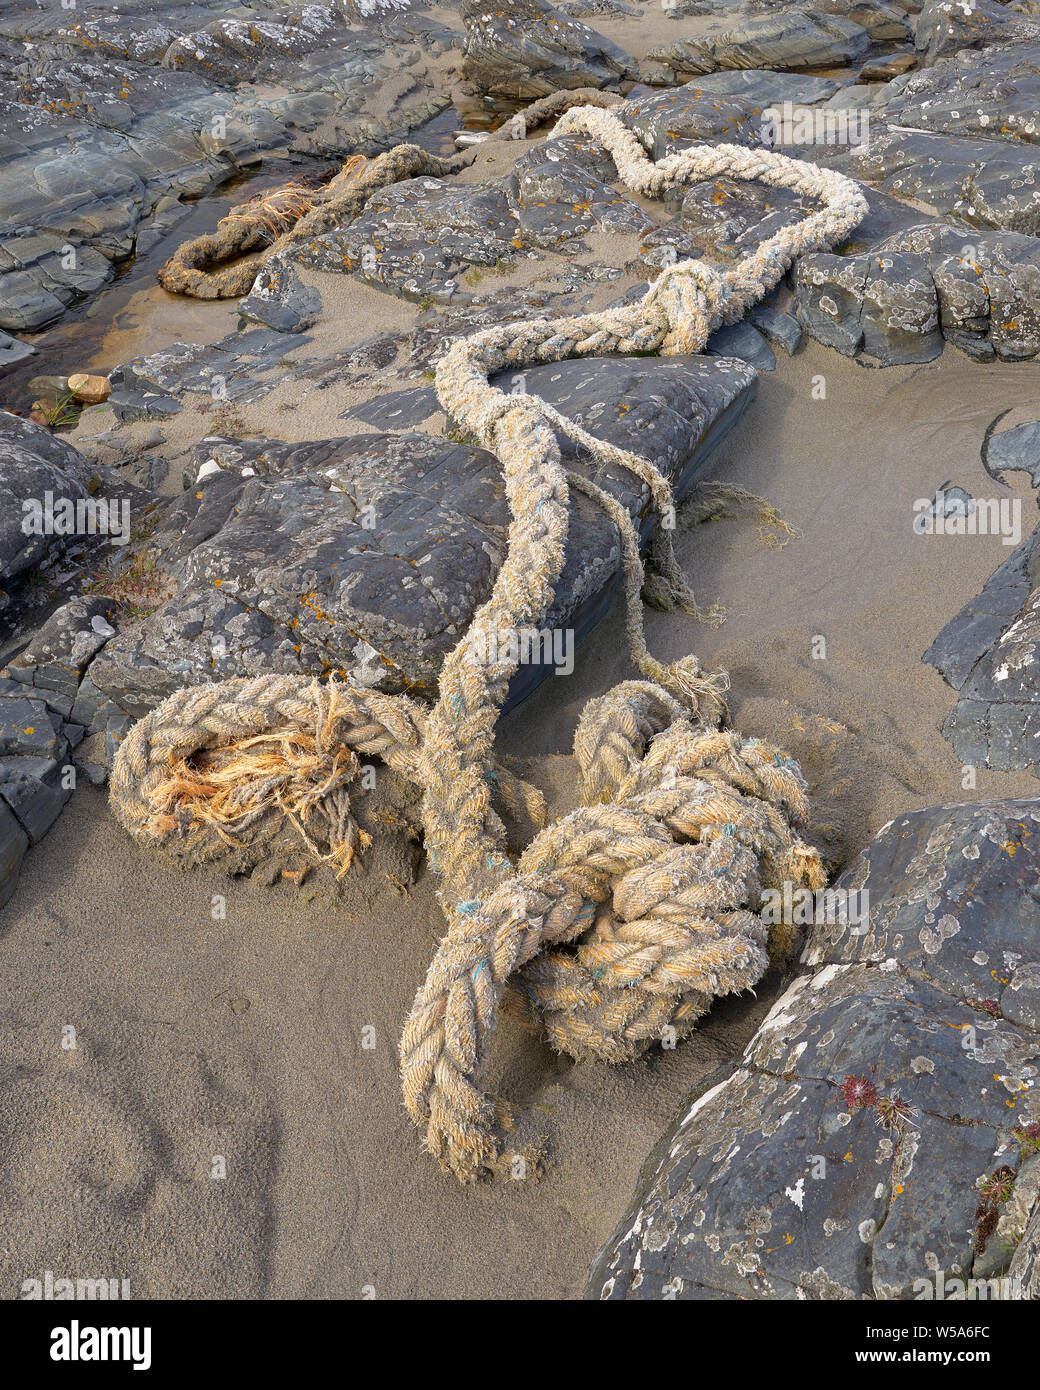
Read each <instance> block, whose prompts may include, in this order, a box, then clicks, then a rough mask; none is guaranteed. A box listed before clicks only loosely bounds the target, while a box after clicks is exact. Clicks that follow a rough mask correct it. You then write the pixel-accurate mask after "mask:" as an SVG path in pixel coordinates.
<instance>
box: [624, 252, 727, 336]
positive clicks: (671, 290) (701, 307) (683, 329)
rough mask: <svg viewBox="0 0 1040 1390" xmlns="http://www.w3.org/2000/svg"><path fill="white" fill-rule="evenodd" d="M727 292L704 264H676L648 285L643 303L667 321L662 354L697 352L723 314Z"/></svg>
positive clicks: (716, 275)
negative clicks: (654, 307)
mask: <svg viewBox="0 0 1040 1390" xmlns="http://www.w3.org/2000/svg"><path fill="white" fill-rule="evenodd" d="M728 297H729V288H728V286H727V284H726V281H725V279H724V277H723V276H722V275H721V274H720V273H719V272H718V271H717V270H715V269H714V267H712V266H710V265H708V264H707V262H706V261H694V260H688V261H676V263H675V264H674V265H670V266H666V267H665V268H664V270H662V271H661V273H660V275H659V276H658V277H657V279H656V280H655V281H654V283H653V284H652V285H651V287H650V289H649V290H648V291H647V293H646V295H644V297H643V303H644V305H646V307H647V308H650V307H652V306H657V307H658V308H659V309H660V311H661V312H662V313H663V314H664V316H665V318H666V319H667V321H668V333H667V335H666V337H665V340H664V343H663V345H662V347H661V351H662V352H663V353H666V354H669V355H676V354H678V353H691V352H700V350H701V348H703V347H704V344H705V343H706V342H707V341H708V335H709V334H710V333H711V331H712V329H713V327H714V326H715V323H716V322H717V321H718V319H719V317H720V316H721V314H722V312H723V308H724V306H725V303H726V300H727V299H728Z"/></svg>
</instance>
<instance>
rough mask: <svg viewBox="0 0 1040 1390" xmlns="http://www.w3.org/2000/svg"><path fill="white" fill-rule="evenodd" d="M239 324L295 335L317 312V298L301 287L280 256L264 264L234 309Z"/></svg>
mask: <svg viewBox="0 0 1040 1390" xmlns="http://www.w3.org/2000/svg"><path fill="white" fill-rule="evenodd" d="M238 309H239V313H240V314H241V320H240V326H241V325H242V322H243V321H246V322H253V323H259V324H263V325H264V326H266V327H267V328H274V329H276V330H277V331H278V332H279V333H299V332H301V331H302V330H303V329H304V328H309V327H310V326H311V324H312V323H314V322H315V320H316V319H317V317H318V315H319V314H320V313H321V295H320V294H319V293H318V291H317V290H316V289H314V287H313V286H312V285H304V284H301V282H300V277H299V276H298V275H297V274H296V272H295V271H294V270H293V268H292V266H291V265H290V264H289V263H288V261H287V260H286V259H285V258H284V257H283V256H280V255H279V256H272V258H271V259H270V260H269V261H265V262H264V264H263V266H262V267H261V269H260V271H259V273H258V275H257V277H256V279H255V280H254V282H253V288H252V289H251V290H250V292H249V294H248V295H247V296H246V297H245V299H243V300H242V302H241V304H240V305H239V306H238Z"/></svg>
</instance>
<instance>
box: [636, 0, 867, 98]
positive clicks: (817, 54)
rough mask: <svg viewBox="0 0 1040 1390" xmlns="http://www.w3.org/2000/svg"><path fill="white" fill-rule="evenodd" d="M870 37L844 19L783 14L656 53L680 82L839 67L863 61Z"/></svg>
mask: <svg viewBox="0 0 1040 1390" xmlns="http://www.w3.org/2000/svg"><path fill="white" fill-rule="evenodd" d="M869 48H870V35H869V34H868V33H867V32H866V30H865V29H863V28H861V27H860V25H858V24H855V23H853V22H852V20H849V19H844V18H842V17H841V16H840V15H827V14H822V13H820V12H819V11H814V10H804V11H802V10H783V11H780V12H779V13H777V14H771V15H763V16H762V17H761V18H751V19H746V20H742V21H740V22H739V23H737V24H735V25H734V26H733V27H732V28H731V29H728V30H726V31H724V32H722V33H719V34H708V35H706V36H705V37H703V38H697V39H680V40H678V41H677V42H675V43H669V44H665V45H662V46H661V47H660V48H655V49H651V51H650V53H649V55H648V56H649V58H651V59H652V60H654V61H656V62H660V63H664V64H666V66H668V67H669V68H671V70H672V71H673V72H674V73H675V74H676V78H677V79H678V80H683V81H685V80H688V79H689V78H691V77H695V76H697V75H698V74H702V73H709V72H716V71H718V70H719V69H720V68H770V69H772V68H786V69H790V68H834V67H843V66H844V65H845V64H846V63H851V62H854V61H855V60H856V59H857V58H862V57H863V55H864V54H865V53H866V52H867V50H868V49H869Z"/></svg>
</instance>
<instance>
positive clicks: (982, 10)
mask: <svg viewBox="0 0 1040 1390" xmlns="http://www.w3.org/2000/svg"><path fill="white" fill-rule="evenodd" d="M1031 34H1032V35H1033V36H1035V35H1036V34H1037V25H1036V24H1035V23H1032V22H1030V21H1029V20H1028V19H1026V18H1024V17H1023V16H1021V15H1016V14H1015V13H1014V12H1013V11H1011V10H1010V9H1009V8H1008V6H1006V5H1000V4H997V3H996V0H971V4H970V5H964V4H958V3H957V0H926V3H925V5H924V6H923V8H922V10H921V13H920V15H919V16H918V18H917V32H916V38H915V44H916V47H917V51H918V52H919V53H920V54H921V55H922V62H924V63H928V64H931V63H937V62H939V60H940V59H942V58H946V57H949V56H950V54H953V53H959V52H960V51H961V50H963V49H972V48H988V47H989V46H990V45H991V44H995V43H1001V42H1007V41H1008V40H1012V39H1014V38H1016V37H1029V36H1030V35H1031Z"/></svg>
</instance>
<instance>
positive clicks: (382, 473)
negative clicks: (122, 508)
mask: <svg viewBox="0 0 1040 1390" xmlns="http://www.w3.org/2000/svg"><path fill="white" fill-rule="evenodd" d="M523 376H524V380H525V384H526V389H528V390H530V391H532V392H533V393H535V394H537V395H539V396H541V397H543V398H544V399H546V400H548V401H550V402H551V403H552V404H554V405H556V407H557V408H558V409H559V410H561V411H562V412H563V413H564V414H565V415H569V416H572V417H580V418H581V420H582V422H583V424H584V426H585V428H586V429H588V430H590V431H591V432H592V433H593V434H601V435H603V436H604V437H606V438H609V439H612V440H614V441H615V442H616V443H618V444H621V445H622V446H623V447H626V448H630V449H639V450H641V451H643V452H644V453H645V452H647V451H648V450H649V451H650V452H651V453H652V454H653V457H654V458H655V459H656V460H657V461H658V464H659V466H660V467H662V468H663V469H664V471H665V472H666V473H668V475H669V476H670V477H671V478H672V480H673V483H674V485H675V487H676V490H677V493H678V494H679V495H680V496H681V495H683V494H684V493H685V491H686V490H687V489H688V488H689V486H690V483H691V480H692V478H693V476H694V475H695V474H696V473H697V472H698V470H699V469H700V468H701V467H702V466H703V463H704V460H705V459H706V457H707V455H708V454H709V453H710V451H711V449H712V448H713V447H714V445H715V443H716V442H717V440H718V438H720V437H721V435H722V434H723V433H725V431H726V430H727V429H728V428H729V426H730V425H731V424H732V422H733V420H734V419H735V418H736V417H737V416H738V415H739V414H740V412H741V411H742V409H743V408H744V405H745V404H746V402H747V401H748V400H749V399H750V396H751V394H752V388H753V383H754V372H753V371H752V369H751V368H749V367H748V366H746V365H744V364H742V363H737V362H735V361H732V360H726V361H722V360H719V359H708V358H699V357H690V358H683V357H674V358H666V359H628V360H626V359H597V358H592V359H589V360H587V361H582V362H564V363H559V364H555V365H552V364H550V365H546V366H541V367H536V368H531V369H529V370H527V371H526V372H525V373H523ZM515 379H516V374H508V375H506V376H505V378H504V381H503V384H504V387H505V389H509V388H510V387H511V386H512V385H514V384H515ZM621 404H623V405H624V406H625V407H627V409H620V408H619V406H620V405H621ZM562 448H563V453H564V457H565V458H567V459H568V460H569V461H570V466H572V467H583V466H587V465H585V464H583V463H582V461H581V460H580V459H579V458H578V457H577V454H576V451H575V448H574V446H573V445H572V444H571V442H570V441H569V440H564V441H562ZM202 449H203V450H207V451H209V456H210V457H213V458H214V459H215V460H216V461H217V464H218V467H217V471H215V472H211V473H210V474H209V476H207V477H205V478H203V479H202V480H201V481H200V483H199V484H198V486H197V487H194V488H192V489H191V490H190V491H188V492H186V493H185V494H184V495H183V496H182V497H180V498H178V499H176V501H175V502H174V503H173V504H172V505H171V507H170V508H169V509H168V510H167V511H166V512H165V513H164V515H163V518H162V520H161V522H160V525H159V529H158V530H157V531H156V532H155V534H154V535H153V537H152V542H151V543H152V545H154V546H155V547H156V549H157V551H158V554H159V562H160V564H161V565H162V567H163V568H164V569H165V570H167V572H169V573H171V574H172V575H173V577H174V578H175V580H176V583H177V592H176V594H175V596H174V597H173V598H172V599H171V600H169V601H168V602H167V603H166V604H165V605H164V606H163V607H162V608H161V609H159V610H158V611H157V612H156V613H154V614H152V615H151V616H150V617H147V618H145V619H144V620H143V621H142V622H140V623H139V624H136V625H135V626H134V627H133V628H131V629H128V630H127V631H126V632H123V633H120V634H119V635H118V636H117V637H115V638H112V639H111V640H110V641H109V642H108V644H107V645H106V647H105V648H104V650H103V651H101V652H100V653H99V654H98V655H97V656H96V657H95V658H94V661H93V662H92V664H91V666H90V668H89V677H88V678H89V680H90V681H91V682H92V684H93V686H94V687H95V688H96V690H97V691H98V692H100V694H101V695H102V696H103V697H107V698H108V699H111V700H112V701H113V702H114V703H115V704H117V705H118V706H119V707H120V708H121V709H124V710H127V712H129V713H135V712H137V710H138V709H139V708H142V707H143V708H147V707H149V706H151V705H153V704H154V703H156V702H157V701H158V700H159V699H161V698H162V697H163V696H165V695H166V694H169V693H170V691H172V690H173V689H176V688H177V687H178V686H180V685H183V684H185V683H192V682H196V681H199V680H221V679H224V678H227V677H230V676H233V675H241V674H247V673H249V674H256V673H259V672H261V671H285V672H298V673H301V674H305V673H313V674H320V673H322V672H327V671H330V670H331V671H341V672H344V673H345V674H347V675H350V676H352V677H353V678H357V679H363V680H366V681H369V682H370V683H379V684H380V685H381V686H383V687H384V688H388V689H400V688H401V686H402V685H403V684H406V685H407V687H408V688H410V689H412V690H413V691H416V692H418V693H420V694H422V693H426V694H429V695H432V694H433V693H434V692H435V689H436V679H437V673H438V671H439V669H440V666H441V663H442V661H443V658H444V655H445V653H446V652H447V650H449V649H450V647H451V646H453V645H454V643H455V642H456V641H457V640H458V638H459V636H460V635H461V634H462V633H463V632H464V631H465V630H466V628H467V626H468V624H469V622H470V620H471V617H472V614H473V612H474V609H475V608H476V606H477V605H478V604H479V603H480V602H482V601H483V600H484V598H486V596H487V594H488V592H489V590H490V587H491V584H492V582H493V579H494V576H495V573H496V572H497V569H498V566H499V564H500V562H501V559H502V557H503V555H504V553H505V535H506V526H507V523H508V512H507V509H506V504H505V498H504V495H503V491H502V483H501V477H500V469H499V466H498V464H497V463H496V461H495V460H494V458H493V457H492V456H491V455H489V454H488V453H486V452H485V451H484V450H482V449H478V448H475V447H470V446H469V445H467V444H465V443H459V442H453V441H452V440H451V439H441V438H434V437H432V436H428V435H421V434H415V433H403V434H369V435H359V436H353V437H348V438H344V439H326V440H318V441H313V442H310V443H297V444H286V443H280V442H278V441H271V440H249V441H227V442H222V441H213V440H207V441H205V443H204V445H203V446H202ZM246 469H249V470H250V472H249V473H246V472H245V470H246ZM600 483H601V485H602V486H604V487H607V488H609V489H610V490H611V491H613V492H614V493H615V494H616V495H617V496H618V497H619V498H621V499H622V500H623V502H624V503H625V504H626V505H627V506H628V507H629V508H630V510H631V511H632V512H633V514H634V515H639V517H640V518H641V524H642V525H643V526H644V527H646V526H648V525H649V524H650V520H651V518H649V517H648V516H647V515H646V504H647V498H646V496H645V495H644V492H643V489H642V486H641V485H640V484H638V483H637V482H636V481H635V480H634V479H633V478H632V477H630V476H629V475H627V474H626V473H625V472H624V471H623V470H617V469H607V470H605V471H604V473H603V475H602V476H601V477H600ZM572 512H573V515H572V522H571V528H570V534H569V537H568V550H567V561H566V566H565V569H564V573H563V575H562V577H561V580H560V583H559V585H558V592H557V600H556V604H555V605H554V608H553V611H552V612H551V613H550V614H549V615H548V616H547V618H546V620H545V625H546V626H547V627H550V628H556V627H563V628H567V627H569V628H573V629H574V630H575V632H576V634H577V635H578V637H579V638H580V637H582V636H584V634H585V633H586V632H587V631H589V630H590V629H591V628H592V627H593V626H594V625H595V623H597V622H598V621H599V620H600V618H601V617H602V616H603V614H604V613H605V612H606V610H607V608H608V607H609V605H610V602H611V598H612V594H613V589H614V586H615V584H616V582H617V576H618V565H619V551H618V543H617V535H616V532H615V530H614V528H613V526H612V525H611V524H610V523H609V521H608V520H607V519H606V517H605V516H604V515H603V514H602V513H601V512H600V510H599V509H598V508H597V507H595V505H594V504H592V503H591V502H590V501H589V499H586V498H584V497H582V496H576V497H575V498H574V499H573V506H572ZM547 673H548V672H547V669H546V668H541V667H539V668H534V667H524V668H522V669H521V672H520V673H519V675H518V677H517V680H516V682H515V683H514V687H513V692H512V695H513V698H514V699H515V698H520V697H521V696H522V695H523V694H526V693H527V691H528V690H529V689H531V688H533V687H534V685H536V684H537V683H538V681H540V680H541V679H542V678H543V677H544V676H545V675H546V674H547ZM91 714H92V712H91V711H90V710H89V708H84V709H82V710H81V708H80V706H79V704H78V703H77V705H76V706H75V707H74V710H73V717H74V718H75V719H76V720H77V721H78V722H80V723H84V724H88V721H90V723H89V726H90V727H93V724H94V723H96V721H97V715H96V714H93V718H92V719H91Z"/></svg>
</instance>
